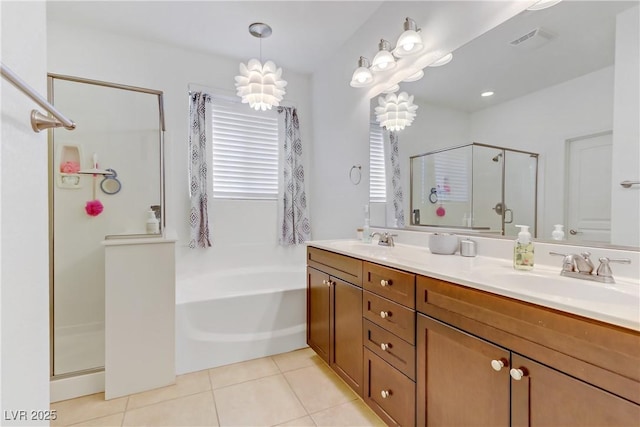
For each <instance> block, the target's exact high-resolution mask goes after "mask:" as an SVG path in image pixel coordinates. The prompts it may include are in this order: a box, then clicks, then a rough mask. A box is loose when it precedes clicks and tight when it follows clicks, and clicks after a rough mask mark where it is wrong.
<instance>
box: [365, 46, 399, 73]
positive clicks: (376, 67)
mask: <svg viewBox="0 0 640 427" xmlns="http://www.w3.org/2000/svg"><path fill="white" fill-rule="evenodd" d="M378 49H379V50H378V53H376V56H374V57H373V61H371V71H385V70H390V69H392V68H395V66H396V58H394V57H393V55H392V54H391V52H389V50H390V49H391V44H389V42H388V41H386V40H384V39H383V40H380V43H379V44H378Z"/></svg>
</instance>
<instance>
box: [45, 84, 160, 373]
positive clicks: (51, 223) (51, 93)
mask: <svg viewBox="0 0 640 427" xmlns="http://www.w3.org/2000/svg"><path fill="white" fill-rule="evenodd" d="M55 79H58V80H65V81H70V82H76V83H84V84H90V85H95V86H102V87H107V88H112V89H120V90H127V91H133V92H140V93H147V94H150V95H155V96H157V97H158V119H159V124H160V126H159V127H160V131H159V143H160V218H161V227H162V231H163V232H162V233H161V234H159V235H157V236H155V237H163V234H164V230H165V229H166V214H165V210H166V208H165V205H166V203H165V160H164V154H165V147H164V133H165V131H166V126H165V115H164V92H163V91H161V90H156V89H148V88H143V87H138V86H130V85H123V84H119V83H111V82H105V81H101V80H93V79H86V78H82V77H75V76H67V75H62V74H54V73H47V98H48V102H49V103H50V104H51V105H53V104H54V88H53V83H54V80H55ZM77 126H82V123H79V124H76V123H74V128H75V127H77ZM54 130H55V129H54V128H50V129H49V132H48V148H49V161H48V164H49V171H48V176H49V177H52V176H53V172H54V169H53V167H54V165H53V163H54V156H55V153H54V132H53V131H54ZM54 186H55V183H54V180H52V179H49V338H50V339H49V350H50V357H49V377H50V380H54V379H55V380H58V379H64V378H71V377H76V376H80V375H86V374H91V373H96V372H102V371H104V367H97V368H91V369H85V370H80V371H74V372H69V373H64V374H58V375H55V374H54V357H55V353H54V348H55V347H54V344H55V343H54V340H55V334H54V323H53V320H54V262H53V261H54V260H53V248H54V230H53V226H54V218H53V208H54V206H53V202H54V200H53V191H54ZM122 237H127V236H122ZM129 237H142V236H141V235H130V236H129ZM144 237H145V238H149V237H150V236H149V235H147V234H145V235H144ZM106 238H107V236H105V239H106Z"/></svg>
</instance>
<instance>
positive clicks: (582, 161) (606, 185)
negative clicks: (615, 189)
mask: <svg viewBox="0 0 640 427" xmlns="http://www.w3.org/2000/svg"><path fill="white" fill-rule="evenodd" d="M611 142H612V133H611V132H607V133H605V134H596V135H590V136H585V137H583V138H577V139H574V140H571V141H568V144H569V149H568V158H567V167H568V171H569V173H568V177H569V182H568V185H567V187H566V191H567V193H566V197H565V200H567V228H566V229H565V233H566V238H567V239H568V240H573V241H591V242H593V241H596V242H607V243H609V241H610V236H611Z"/></svg>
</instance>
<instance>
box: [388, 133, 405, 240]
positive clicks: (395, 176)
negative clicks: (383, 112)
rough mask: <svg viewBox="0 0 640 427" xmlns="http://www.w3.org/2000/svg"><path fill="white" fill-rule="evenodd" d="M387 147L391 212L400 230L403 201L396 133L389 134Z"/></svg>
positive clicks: (402, 218)
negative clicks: (389, 163) (389, 159)
mask: <svg viewBox="0 0 640 427" xmlns="http://www.w3.org/2000/svg"><path fill="white" fill-rule="evenodd" d="M389 146H390V150H389V155H390V158H391V170H392V175H391V186H392V189H393V190H392V191H393V211H394V217H395V219H396V221H397V226H398V227H400V228H402V227H404V201H403V197H402V178H401V176H400V155H399V154H398V134H397V132H389Z"/></svg>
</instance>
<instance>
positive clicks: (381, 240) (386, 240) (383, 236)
mask: <svg viewBox="0 0 640 427" xmlns="http://www.w3.org/2000/svg"><path fill="white" fill-rule="evenodd" d="M375 236H378V244H379V245H380V246H395V243H394V242H393V238H394V236H397V234H389V233H378V232H377V231H376V232H375V233H371V237H372V238H373V237H375Z"/></svg>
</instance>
